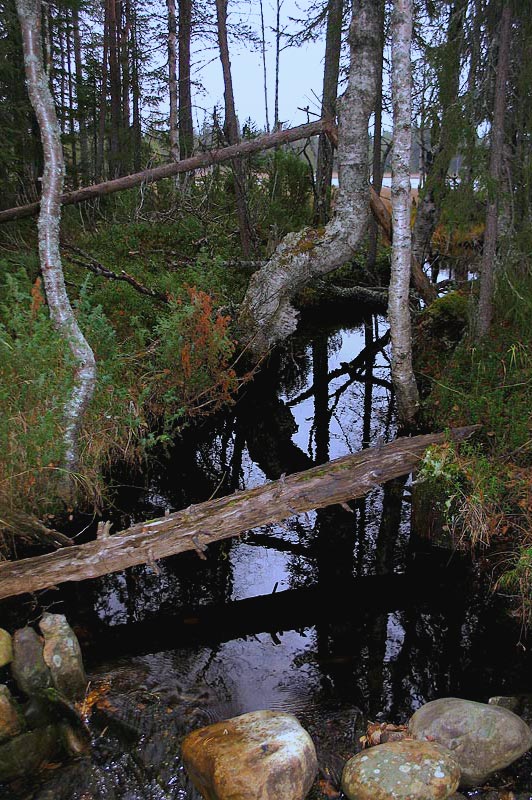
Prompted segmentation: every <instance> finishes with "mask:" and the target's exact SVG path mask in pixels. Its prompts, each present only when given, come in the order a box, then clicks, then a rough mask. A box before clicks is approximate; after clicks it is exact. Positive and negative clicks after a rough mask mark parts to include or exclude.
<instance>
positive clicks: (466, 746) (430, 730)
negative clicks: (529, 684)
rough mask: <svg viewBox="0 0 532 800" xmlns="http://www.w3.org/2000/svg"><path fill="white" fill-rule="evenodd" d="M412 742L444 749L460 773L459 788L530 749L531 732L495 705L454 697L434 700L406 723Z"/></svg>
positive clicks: (510, 713)
mask: <svg viewBox="0 0 532 800" xmlns="http://www.w3.org/2000/svg"><path fill="white" fill-rule="evenodd" d="M409 730H410V733H411V735H412V736H413V737H414V738H415V739H419V740H430V741H436V742H438V743H439V744H441V745H443V746H444V747H446V748H447V749H448V750H449V751H450V752H451V754H452V756H453V758H454V759H455V760H456V761H457V762H458V763H459V765H460V768H461V770H462V777H461V781H460V782H461V785H462V786H464V787H473V786H477V785H479V784H481V783H483V782H484V781H485V780H486V778H487V777H488V776H489V775H491V774H492V773H493V772H495V771H496V770H499V769H503V768H504V767H507V766H508V765H510V764H512V762H514V761H516V759H518V758H519V757H520V756H522V755H523V754H524V753H525V752H526V751H527V750H529V749H530V748H531V747H532V731H531V730H530V728H529V726H528V725H527V724H526V722H524V720H523V719H521V717H518V716H517V715H516V714H514V713H513V712H512V711H509V710H508V709H506V708H503V707H501V706H498V705H489V704H486V703H476V702H473V701H470V700H461V699H459V698H456V697H447V698H441V699H440V700H434V701H432V702H430V703H427V704H426V705H424V706H422V707H421V708H420V709H418V710H417V711H416V712H415V714H414V715H413V716H412V718H411V720H410V723H409Z"/></svg>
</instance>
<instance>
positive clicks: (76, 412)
mask: <svg viewBox="0 0 532 800" xmlns="http://www.w3.org/2000/svg"><path fill="white" fill-rule="evenodd" d="M16 6H17V13H18V16H19V20H20V25H21V29H22V40H23V48H24V65H25V69H26V78H27V82H28V92H29V95H30V100H31V104H32V106H33V108H34V110H35V114H36V116H37V120H38V122H39V128H40V131H41V139H42V145H43V151H44V174H43V178H42V198H41V211H40V215H39V223H38V229H39V256H40V262H41V270H42V275H43V281H44V287H45V291H46V299H47V301H48V305H49V308H50V316H51V318H52V320H53V322H54V324H55V325H56V327H57V329H58V330H59V331H60V333H61V334H62V336H63V337H64V338H65V341H66V342H67V344H68V346H69V348H70V351H71V353H72V356H73V358H74V360H75V362H76V369H75V382H74V388H73V390H72V394H71V396H70V398H69V400H68V401H67V402H66V404H65V407H64V425H65V430H64V444H65V467H66V469H67V471H68V473H69V474H70V473H71V472H73V471H74V470H75V469H76V465H77V461H78V448H77V444H78V432H79V428H80V425H81V421H82V417H83V413H84V411H85V409H86V407H87V405H88V403H89V401H90V399H91V397H92V394H93V392H94V387H95V384H96V365H95V361H94V355H93V352H92V350H91V348H90V347H89V345H88V343H87V341H86V340H85V337H84V336H83V334H82V332H81V330H80V328H79V326H78V323H77V320H76V317H75V316H74V313H73V311H72V307H71V305H70V301H69V299H68V295H67V293H66V289H65V282H64V277H63V270H62V267H61V257H60V254H59V222H60V217H61V191H62V188H63V180H64V161H63V150H62V147H61V136H60V131H59V125H58V122H57V116H56V113H55V107H54V102H53V98H52V95H51V93H50V90H49V87H48V80H47V77H46V73H45V71H44V69H43V62H42V48H41V3H40V0H16Z"/></svg>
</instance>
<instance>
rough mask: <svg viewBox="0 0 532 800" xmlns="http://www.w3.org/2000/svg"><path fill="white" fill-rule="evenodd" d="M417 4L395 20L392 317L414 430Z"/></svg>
mask: <svg viewBox="0 0 532 800" xmlns="http://www.w3.org/2000/svg"><path fill="white" fill-rule="evenodd" d="M411 42H412V0H394V5H393V15H392V101H393V149H392V225H393V244H392V264H391V276H390V289H389V294H388V297H389V300H388V317H389V320H390V335H391V340H392V381H393V385H394V388H395V392H396V396H397V413H398V417H399V423H400V424H401V425H402V426H404V427H411V426H412V425H413V423H414V420H415V417H416V414H417V412H418V409H419V395H418V390H417V385H416V379H415V377H414V371H413V368H412V331H411V320H410V308H409V303H408V291H409V286H410V270H411V263H412V235H411V231H410V203H411V201H410V150H411V146H412V124H411V116H412V72H411V63H410V47H411Z"/></svg>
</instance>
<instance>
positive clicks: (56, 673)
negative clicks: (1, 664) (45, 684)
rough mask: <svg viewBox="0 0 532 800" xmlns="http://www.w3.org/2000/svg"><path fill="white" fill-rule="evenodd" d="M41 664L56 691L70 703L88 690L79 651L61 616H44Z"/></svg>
mask: <svg viewBox="0 0 532 800" xmlns="http://www.w3.org/2000/svg"><path fill="white" fill-rule="evenodd" d="M39 628H40V629H41V631H42V634H43V636H44V661H45V663H46V665H47V666H48V668H49V670H50V673H51V675H52V681H53V684H54V686H55V688H56V689H57V690H58V691H59V692H61V694H63V695H64V696H65V697H68V698H69V699H70V700H81V699H82V698H83V696H84V694H85V690H86V688H87V677H86V675H85V669H84V667H83V659H82V656H81V648H80V646H79V642H78V640H77V637H76V634H75V633H74V631H73V630H72V628H71V627H70V625H69V624H68V622H67V621H66V617H65V616H64V615H63V614H48V613H46V614H43V616H42V619H41V621H40V623H39Z"/></svg>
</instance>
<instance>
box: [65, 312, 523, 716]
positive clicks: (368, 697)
mask: <svg viewBox="0 0 532 800" xmlns="http://www.w3.org/2000/svg"><path fill="white" fill-rule="evenodd" d="M388 348H389V335H388V331H387V327H386V324H385V321H384V319H383V318H381V317H377V316H374V315H368V316H367V317H366V318H362V319H360V320H359V322H358V324H356V325H353V326H351V327H349V328H343V329H342V330H337V329H336V330H331V329H325V328H324V329H322V330H317V331H316V330H314V331H313V332H312V335H309V336H308V337H305V336H302V337H300V338H299V339H297V340H294V341H293V342H292V344H291V348H290V349H289V350H287V351H286V352H284V353H282V354H277V355H275V356H274V357H272V361H271V363H270V365H269V367H268V369H266V370H264V371H263V372H262V373H261V374H260V375H259V376H258V377H257V379H256V380H255V381H254V382H253V384H251V385H249V386H248V387H247V388H246V391H245V392H244V393H243V395H242V397H241V398H240V399H239V401H238V402H237V404H236V405H235V406H234V407H233V408H231V409H229V410H228V411H227V413H225V414H224V415H220V416H218V417H217V418H216V419H215V420H208V421H206V422H205V423H204V424H203V426H202V427H201V428H200V429H199V430H197V429H196V430H195V431H193V432H188V433H185V434H184V435H183V437H182V439H181V440H180V441H179V442H178V443H176V445H175V447H174V448H173V450H172V451H171V452H170V453H169V454H168V455H167V457H166V458H165V459H164V460H161V461H160V464H159V466H158V469H157V471H156V473H155V474H154V475H152V476H151V478H150V485H149V487H148V489H147V490H146V489H145V490H143V491H141V490H138V491H136V492H134V493H133V495H134V496H133V498H132V493H131V492H129V493H126V492H124V494H123V496H122V497H121V498H120V497H119V499H118V505H119V506H120V505H121V506H122V509H123V510H122V512H120V513H119V514H118V517H119V518H118V519H117V524H118V525H121V526H124V525H125V524H127V522H128V521H129V520H130V519H138V518H139V517H144V518H146V517H153V516H156V515H157V514H161V513H163V511H164V509H165V508H167V507H168V508H171V509H178V508H183V507H185V506H187V505H188V504H190V503H191V502H201V501H202V500H206V499H208V498H210V497H211V496H213V495H216V494H225V493H230V492H232V491H234V490H236V489H241V488H245V487H251V486H254V485H258V484H262V483H264V482H265V481H268V480H274V479H278V478H280V477H281V476H282V475H285V474H290V473H293V472H296V471H300V470H305V469H308V468H309V467H312V466H314V465H316V464H320V463H323V462H326V461H328V460H329V459H331V458H337V457H339V456H341V455H344V454H346V453H349V452H356V451H358V450H360V449H362V448H365V447H368V446H370V445H375V444H378V443H379V442H380V441H389V440H390V439H392V438H393V437H394V435H395V430H396V428H395V418H394V410H393V397H392V390H391V384H390V371H389V351H388ZM132 500H133V501H134V502H132ZM409 500H410V485H409V480H408V479H407V477H405V478H401V479H398V480H395V481H391V482H390V483H388V484H386V485H385V486H384V487H378V488H376V489H375V490H374V491H373V492H371V493H370V494H369V495H368V496H367V497H365V498H363V499H360V500H357V501H353V502H350V503H348V504H345V505H344V506H332V507H329V508H326V509H321V510H319V511H317V512H312V513H309V514H305V515H299V516H296V515H294V516H293V517H291V518H290V519H288V520H287V521H286V522H285V523H284V524H283V525H268V526H264V527H263V528H261V529H257V530H254V531H251V532H249V533H248V534H246V535H245V536H243V537H241V539H239V540H228V541H226V542H223V543H220V544H218V545H216V546H212V547H211V548H210V549H209V553H208V559H207V561H205V562H204V561H200V559H198V558H197V556H196V555H195V554H193V553H185V554H182V555H179V556H177V557H174V558H171V559H167V560H166V561H165V562H163V563H160V564H158V565H153V566H142V567H137V568H134V569H131V570H128V571H127V573H125V574H119V575H109V576H107V577H106V578H103V579H101V580H99V581H93V582H91V583H90V584H86V585H83V586H82V587H78V588H76V587H74V588H70V589H69V588H65V589H63V590H62V595H61V596H62V598H63V599H64V602H65V606H66V608H67V612H68V613H69V615H70V616H71V617H72V614H73V613H77V614H78V616H79V621H80V622H83V623H84V624H85V626H86V627H87V628H88V629H89V630H90V631H91V640H90V641H89V642H88V643H87V645H86V648H87V652H88V654H89V656H90V657H91V658H92V660H93V662H94V663H99V664H100V665H101V664H102V662H104V667H105V666H106V665H105V661H106V660H109V658H110V656H111V655H113V656H115V655H121V656H124V655H125V656H128V657H130V662H131V664H134V663H137V662H136V659H141V662H142V665H143V669H147V670H148V673H153V676H152V677H154V678H155V676H157V675H158V674H160V673H161V672H163V673H164V674H165V675H166V676H167V680H168V681H170V682H172V681H174V680H182V678H183V676H182V675H181V672H182V666H183V664H186V665H187V667H186V669H185V673H186V674H187V675H189V676H190V675H191V674H192V673H193V672H194V670H195V669H196V667H197V665H198V664H199V663H200V662H201V663H202V665H203V666H202V667H201V672H202V680H203V681H204V682H205V683H206V684H207V685H209V686H211V687H213V688H214V689H215V694H216V697H217V703H218V706H219V707H218V710H217V711H214V712H213V713H215V714H217V715H219V716H220V715H227V714H228V713H241V712H243V711H248V710H254V709H257V708H262V707H282V708H286V709H289V710H290V709H291V710H295V711H296V712H298V711H299V712H303V711H304V709H305V708H306V709H307V710H309V709H314V710H315V709H317V708H319V707H320V704H323V703H326V702H328V701H330V700H331V699H334V700H336V701H339V702H342V703H346V704H351V705H356V706H358V707H360V708H361V709H362V710H363V712H364V713H365V714H366V715H369V716H370V717H372V718H374V717H377V716H379V715H381V716H385V717H387V718H389V719H393V720H394V721H400V720H403V719H404V718H405V717H407V716H408V715H409V714H410V713H411V711H412V710H413V709H415V708H416V707H418V706H419V705H420V704H421V703H422V702H424V701H426V700H429V699H432V698H433V697H436V696H439V695H442V694H449V693H451V694H461V695H462V696H469V697H472V698H478V699H486V696H487V695H488V694H490V693H491V694H499V693H504V692H508V691H510V692H511V691H516V690H517V689H519V688H520V686H521V684H522V683H524V684H525V686H526V679H525V677H524V676H525V675H526V663H525V661H526V656H525V655H523V654H519V653H518V652H517V651H515V650H514V644H515V641H514V636H515V632H514V629H513V628H511V627H510V626H509V625H507V624H506V622H504V621H501V618H500V615H499V612H498V611H497V609H496V604H495V602H494V601H493V600H492V599H489V600H486V598H485V596H484V594H483V593H482V591H481V589H480V584H479V582H478V579H477V578H478V576H477V574H476V570H475V567H474V565H472V564H470V563H469V562H468V561H466V560H464V559H462V558H459V557H458V556H456V555H454V556H452V557H451V556H450V554H449V553H447V552H443V551H437V550H434V549H433V548H431V546H430V544H429V543H428V542H426V541H425V540H424V539H423V537H422V536H418V535H416V534H415V533H414V534H412V535H411V532H410V503H409ZM74 599H75V603H74ZM56 607H57V605H56ZM73 609H77V611H76V612H74V611H73ZM494 624H497V625H498V626H499V627H498V632H499V642H500V641H502V640H504V641H505V642H506V644H505V645H504V647H506V648H507V652H508V651H511V652H512V658H511V664H510V665H508V663H507V659H506V658H505V657H504V655H503V652H504V647H503V650H502V651H501V647H500V645H497V646H495V645H494V642H493V637H492V636H491V630H492V629H493V625H494ZM169 652H170V653H173V657H172V658H170V659H169V657H168V653H169ZM205 653H208V657H207V658H205ZM147 654H151V655H149V656H148V655H147ZM191 664H192V665H196V667H195V668H194V669H191V667H190V665H191ZM472 676H475V677H472ZM185 679H186V678H185ZM521 688H522V687H521ZM215 705H216V704H215Z"/></svg>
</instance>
